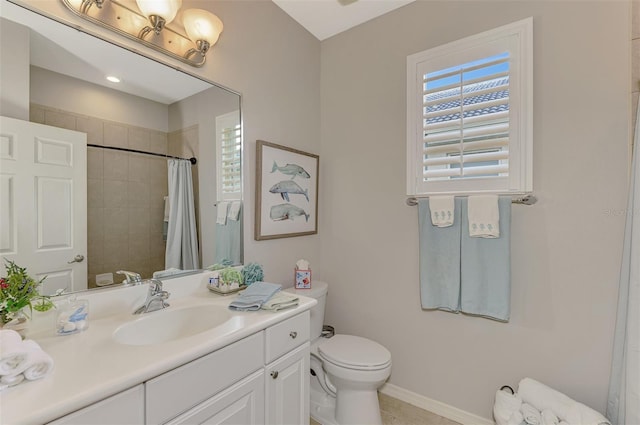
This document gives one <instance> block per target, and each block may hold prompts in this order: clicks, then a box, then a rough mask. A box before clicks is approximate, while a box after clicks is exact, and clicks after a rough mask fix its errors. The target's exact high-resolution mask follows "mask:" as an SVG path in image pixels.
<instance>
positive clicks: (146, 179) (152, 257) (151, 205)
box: [30, 104, 197, 288]
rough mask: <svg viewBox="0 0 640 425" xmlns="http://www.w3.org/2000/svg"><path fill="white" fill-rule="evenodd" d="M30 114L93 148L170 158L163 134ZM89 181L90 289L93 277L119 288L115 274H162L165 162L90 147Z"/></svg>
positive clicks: (41, 109)
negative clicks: (80, 135) (107, 276)
mask: <svg viewBox="0 0 640 425" xmlns="http://www.w3.org/2000/svg"><path fill="white" fill-rule="evenodd" d="M30 109H31V110H30V120H31V121H32V122H37V123H41V124H47V125H51V126H55V127H62V128H67V129H70V130H77V131H82V132H84V133H87V143H90V144H96V145H103V146H116V147H122V148H130V149H136V150H142V151H147V152H154V153H160V154H167V152H168V145H169V144H168V136H167V133H164V132H161V131H157V130H150V129H145V128H140V127H135V126H130V125H125V124H121V123H117V122H112V121H106V120H102V119H100V118H95V117H89V116H84V115H79V114H75V113H70V112H66V111H61V110H59V109H54V108H50V107H46V106H41V105H36V104H31V108H30ZM196 134H197V133H196ZM174 149H175V148H174ZM195 152H197V150H196V151H195ZM194 156H195V154H194ZM87 179H88V180H87V192H88V193H87V225H88V230H87V241H88V252H87V255H86V257H87V261H88V268H89V287H90V288H92V287H95V277H96V275H97V274H101V273H113V274H114V281H115V282H119V281H121V280H122V278H123V277H122V276H120V275H116V274H115V272H116V271H117V270H122V269H124V270H131V271H135V272H138V273H140V274H142V276H143V277H150V276H151V274H152V273H153V271H155V270H162V269H164V268H165V267H164V252H165V242H164V241H163V238H162V221H163V216H164V196H166V195H167V161H166V159H164V158H161V157H154V156H151V155H141V154H135V153H128V152H119V151H114V150H107V149H101V148H92V147H89V148H88V149H87Z"/></svg>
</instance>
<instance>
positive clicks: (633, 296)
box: [607, 108, 640, 425]
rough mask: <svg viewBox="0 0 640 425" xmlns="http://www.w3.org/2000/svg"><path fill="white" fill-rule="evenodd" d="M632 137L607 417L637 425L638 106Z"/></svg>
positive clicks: (639, 351)
mask: <svg viewBox="0 0 640 425" xmlns="http://www.w3.org/2000/svg"><path fill="white" fill-rule="evenodd" d="M638 112H639V113H638V118H637V120H636V129H635V136H634V149H633V152H634V153H633V162H632V172H631V184H630V187H629V201H628V204H627V223H626V227H625V235H624V249H623V254H622V255H623V256H622V267H621V269H620V293H619V295H618V318H617V322H616V331H615V339H614V345H613V362H612V367H611V380H610V382H609V399H608V401H607V418H608V419H609V420H610V421H611V423H612V424H614V425H632V424H635V425H638V424H640V173H639V172H638V169H637V168H638V166H640V158H639V157H640V155H639V151H640V108H638Z"/></svg>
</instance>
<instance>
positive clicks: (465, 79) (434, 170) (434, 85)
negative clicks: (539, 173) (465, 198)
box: [407, 18, 533, 195]
mask: <svg viewBox="0 0 640 425" xmlns="http://www.w3.org/2000/svg"><path fill="white" fill-rule="evenodd" d="M532 70H533V19H532V18H528V19H525V20H522V21H519V22H515V23H513V24H510V25H506V26H503V27H500V28H497V29H494V30H490V31H487V32H484V33H482V34H478V35H475V36H472V37H468V38H465V39H462V40H458V41H455V42H452V43H448V44H446V45H443V46H439V47H436V48H433V49H429V50H425V51H423V52H420V53H416V54H414V55H411V56H409V57H408V58H407V193H408V194H409V195H429V194H460V195H463V194H471V193H514V194H515V193H526V192H531V190H532V169H531V168H532V167H531V166H532V163H531V160H532V109H533V106H532V105H533V101H532V98H533V93H532V92H533V84H532V80H533V78H532V74H533V72H532Z"/></svg>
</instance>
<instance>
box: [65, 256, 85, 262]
mask: <svg viewBox="0 0 640 425" xmlns="http://www.w3.org/2000/svg"><path fill="white" fill-rule="evenodd" d="M82 261H84V255H80V254H78V255H76V256H75V257H73V260H71V261H67V264H73V263H82Z"/></svg>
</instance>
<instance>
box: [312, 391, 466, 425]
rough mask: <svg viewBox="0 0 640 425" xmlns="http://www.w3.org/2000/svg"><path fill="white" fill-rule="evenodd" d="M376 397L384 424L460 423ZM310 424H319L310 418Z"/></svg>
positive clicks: (451, 424)
mask: <svg viewBox="0 0 640 425" xmlns="http://www.w3.org/2000/svg"><path fill="white" fill-rule="evenodd" d="M378 399H379V400H380V413H381V415H382V423H383V424H384V425H460V424H458V422H453V421H451V420H449V419H446V418H443V417H442V416H438V415H436V414H435V413H431V412H429V411H427V410H423V409H420V408H419V407H415V406H413V405H411V404H408V403H405V402H404V401H400V400H398V399H396V398H393V397H389V396H388V395H384V394H380V393H378ZM310 425H321V424H319V423H318V422H316V421H314V420H313V419H311V424H310ZM362 425H367V424H362Z"/></svg>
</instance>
